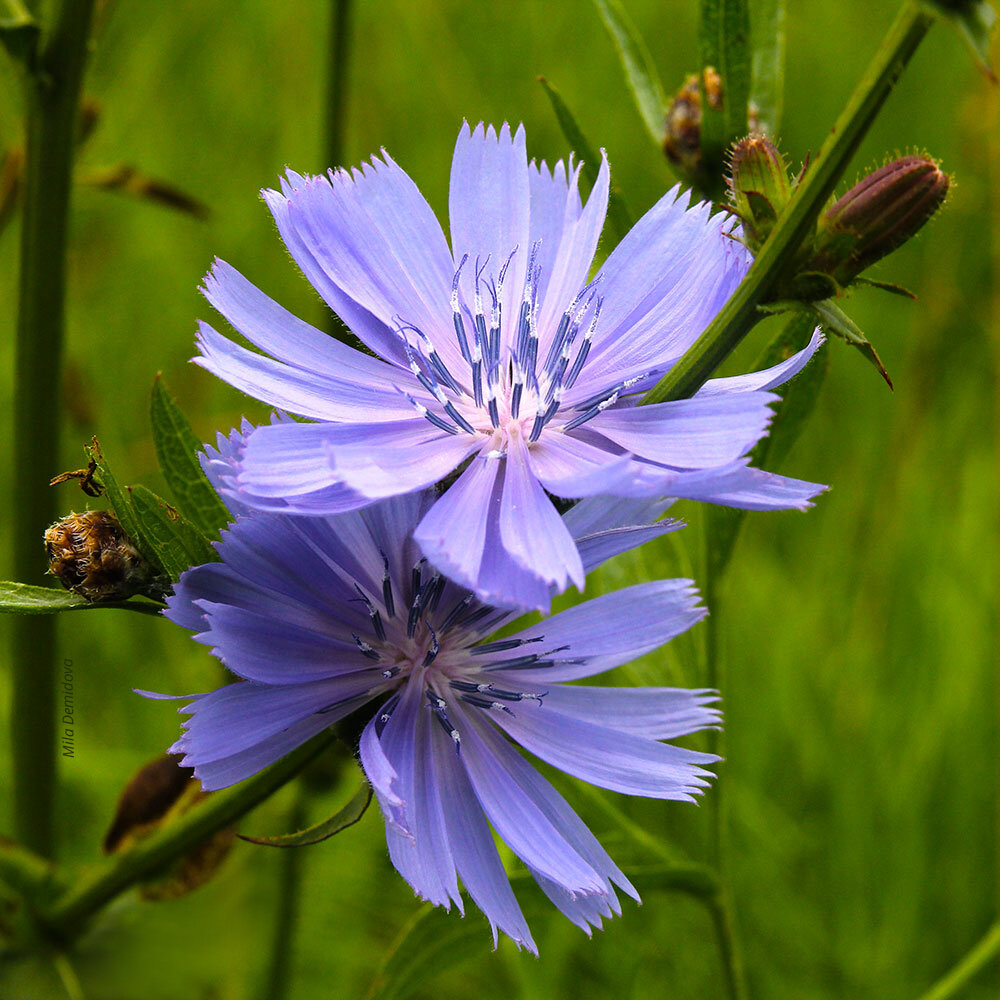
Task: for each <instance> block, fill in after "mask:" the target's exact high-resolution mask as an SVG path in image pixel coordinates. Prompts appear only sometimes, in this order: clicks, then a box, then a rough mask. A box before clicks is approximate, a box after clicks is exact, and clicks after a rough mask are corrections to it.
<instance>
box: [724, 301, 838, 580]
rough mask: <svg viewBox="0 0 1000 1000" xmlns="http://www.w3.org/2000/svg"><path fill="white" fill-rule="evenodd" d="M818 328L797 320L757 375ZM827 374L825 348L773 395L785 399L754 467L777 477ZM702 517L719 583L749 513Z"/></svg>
mask: <svg viewBox="0 0 1000 1000" xmlns="http://www.w3.org/2000/svg"><path fill="white" fill-rule="evenodd" d="M815 325H816V320H815V317H814V316H813V315H812V314H811V313H808V312H800V313H797V314H796V315H794V316H793V317H792V318H791V319H790V320H789V321H788V322H787V323H786V324H785V326H784V327H783V328H782V330H781V331H780V332H779V333H778V335H777V336H776V337H775V338H774V340H772V341H771V343H770V344H769V345H768V346H767V348H766V349H765V350H764V353H763V354H762V355H761V356H760V357H759V358H758V359H757V362H756V363H755V364H754V366H753V370H754V371H762V370H763V369H766V368H771V367H772V366H774V365H777V364H780V363H781V362H782V361H785V360H786V359H787V358H790V357H791V356H792V355H793V354H795V353H796V352H797V351H800V350H801V349H802V348H803V347H805V345H806V343H807V342H808V340H809V338H810V337H811V336H812V332H813V329H814V327H815ZM828 368H829V351H828V350H827V347H826V346H825V345H824V346H822V347H821V348H820V349H819V350H818V351H817V352H816V354H815V355H814V356H813V358H812V360H811V361H810V362H809V364H807V365H806V367H805V368H803V369H802V371H801V372H799V374H798V375H796V376H795V378H793V379H792V380H791V381H790V382H786V383H785V384H784V385H783V386H779V387H778V389H776V390H772V391H775V392H777V393H778V394H779V395H780V396H781V402H780V403H778V404H777V405H776V408H775V413H774V419H773V420H772V421H771V427H770V430H769V433H768V435H767V437H765V438H762V439H761V440H760V442H759V443H758V444H757V447H756V448H754V450H753V451H752V452H751V454H750V463H751V465H753V466H754V467H756V468H766V469H767V470H768V471H769V472H777V471H778V469H779V468H780V467H781V463H782V462H783V461H784V460H785V457H786V456H787V455H788V452H789V451H790V450H791V448H792V445H793V444H794V443H795V442H796V440H797V439H798V437H799V435H800V434H801V433H802V429H803V428H804V427H805V424H806V421H807V420H808V418H809V416H810V414H811V413H812V411H813V408H814V407H815V405H816V400H817V399H818V398H819V391H820V388H821V387H822V385H823V380H824V379H825V378H826V373H827V370H828ZM704 517H705V531H706V537H707V543H706V562H707V574H708V576H709V578H710V579H711V580H714V581H716V582H717V581H718V579H719V577H720V576H721V575H722V574H723V573H724V572H725V570H726V567H727V566H728V565H729V560H730V559H731V558H732V554H733V549H734V548H735V546H736V541H737V539H738V538H739V533H740V528H741V527H742V526H743V521H744V520H745V518H746V511H745V510H737V509H735V508H732V507H706V508H705V510H704Z"/></svg>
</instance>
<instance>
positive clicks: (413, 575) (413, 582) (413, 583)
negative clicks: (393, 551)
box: [410, 556, 427, 594]
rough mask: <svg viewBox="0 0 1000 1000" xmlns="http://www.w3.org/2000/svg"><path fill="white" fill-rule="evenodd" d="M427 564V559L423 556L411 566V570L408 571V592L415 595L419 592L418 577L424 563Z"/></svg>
mask: <svg viewBox="0 0 1000 1000" xmlns="http://www.w3.org/2000/svg"><path fill="white" fill-rule="evenodd" d="M425 562H427V557H426V556H424V557H422V558H420V559H418V560H417V561H416V562H415V563H414V564H413V569H412V570H411V571H410V590H411V591H412V592H413V593H414V594H416V593H417V591H418V590H420V576H421V572H422V570H423V568H424V563H425Z"/></svg>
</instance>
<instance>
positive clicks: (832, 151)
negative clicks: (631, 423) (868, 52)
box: [643, 0, 934, 403]
mask: <svg viewBox="0 0 1000 1000" xmlns="http://www.w3.org/2000/svg"><path fill="white" fill-rule="evenodd" d="M933 22H934V16H933V15H932V14H930V13H928V12H927V10H926V9H925V8H924V7H922V6H921V5H920V4H919V3H918V2H917V0H907V3H906V4H905V5H904V6H903V8H902V10H901V11H900V12H899V15H898V16H897V18H896V20H895V21H894V22H893V25H892V27H891V28H890V29H889V33H888V34H887V35H886V37H885V40H884V41H883V42H882V45H881V47H880V48H879V50H878V52H877V53H876V54H875V58H874V59H873V60H872V63H871V65H870V66H869V68H868V71H867V72H866V73H865V75H864V77H863V78H862V79H861V82H860V83H859V84H858V86H857V88H856V89H855V91H854V93H853V94H852V95H851V99H850V101H848V103H847V106H846V107H845V108H844V111H843V112H842V113H841V115H840V117H839V118H838V119H837V123H836V124H835V125H834V127H833V129H832V130H831V132H830V135H829V136H827V139H826V141H825V142H824V143H823V146H822V148H821V149H820V151H819V156H818V157H817V158H816V160H815V161H814V162H813V163H812V164H811V166H810V167H809V169H808V170H807V171H806V175H805V177H804V178H803V180H802V183H801V184H800V185H799V186H798V188H797V189H796V191H795V194H794V195H793V196H792V198H791V200H790V201H789V202H788V204H787V205H786V206H785V210H784V211H783V212H782V213H781V216H780V218H779V219H778V221H777V223H776V225H775V227H774V230H773V231H772V233H771V235H770V237H769V238H768V239H767V241H766V242H765V243H764V245H763V247H761V250H760V253H758V254H757V258H756V260H755V261H754V263H753V266H752V267H751V268H750V271H749V272H748V273H747V276H746V278H745V279H744V280H743V281H742V282H741V284H740V286H739V288H737V289H736V291H735V292H734V293H733V294H732V296H731V297H730V298H729V300H728V301H727V302H726V304H725V305H724V306H723V307H722V309H721V310H720V311H719V313H718V314H717V315H716V317H715V319H713V320H712V322H711V323H710V324H709V325H708V327H707V328H706V329H705V332H704V333H702V335H701V336H700V337H699V338H698V340H697V341H696V342H695V343H694V344H693V345H692V347H691V348H690V349H689V350H688V351H687V353H686V354H685V355H684V356H683V357H682V358H681V359H680V361H678V362H677V364H676V365H674V366H673V368H671V369H670V371H669V372H668V373H667V374H666V375H665V376H664V377H663V378H662V379H661V380H660V381H659V382H658V383H657V384H656V385H655V386H653V388H652V389H650V391H649V392H648V393H647V394H646V396H645V398H644V399H643V403H662V402H664V401H666V400H670V399H684V398H687V397H689V396H692V395H694V393H696V392H697V391H698V389H700V388H701V386H702V385H704V383H705V381H706V380H707V379H708V378H709V377H710V376H711V375H712V373H713V372H714V371H715V369H716V368H718V366H719V365H720V364H721V363H722V362H723V361H724V360H725V359H726V358H727V357H728V356H729V354H730V353H731V352H732V351H733V350H734V348H735V347H736V346H737V345H738V344H739V343H740V341H741V340H742V339H743V338H744V337H745V336H746V335H747V334H748V333H749V332H750V330H751V329H752V328H753V326H754V325H755V324H756V323H757V321H758V320H759V319H760V318H761V314H760V313H759V312H758V310H757V307H758V305H760V304H761V303H763V302H766V301H767V300H768V298H769V296H770V295H771V293H772V292H773V291H774V290H775V288H776V286H777V284H778V282H779V281H781V279H782V278H783V277H785V275H786V272H787V270H788V268H789V266H790V265H791V264H792V263H793V261H794V258H795V255H796V253H797V252H798V250H799V248H800V247H801V245H802V243H803V241H804V240H805V239H806V237H807V236H808V235H809V234H810V232H811V231H812V229H813V226H814V225H815V223H816V218H817V217H818V215H819V213H820V212H821V211H822V209H823V206H824V205H825V203H826V200H827V198H828V197H829V196H830V193H831V192H832V191H833V189H834V187H835V186H836V184H837V182H838V181H839V180H840V178H841V176H842V175H843V173H844V170H845V169H846V168H847V165H848V163H850V160H851V157H852V156H853V155H854V153H855V151H856V150H857V148H858V146H859V144H860V143H861V140H862V139H863V138H864V136H865V134H866V133H867V131H868V129H869V127H870V126H871V124H872V122H873V121H874V120H875V116H876V115H877V114H878V112H879V110H880V108H881V107H882V105H883V104H884V103H885V100H886V98H887V97H888V96H889V93H890V92H891V90H892V88H893V86H894V85H895V83H896V81H897V80H898V79H899V76H900V74H901V73H902V72H903V69H904V68H905V67H906V64H907V63H908V62H909V60H910V57H911V56H912V55H913V53H914V52H915V51H916V50H917V46H918V45H919V44H920V42H921V41H922V39H923V37H924V35H926V34H927V31H928V29H929V28H930V26H931V24H932V23H933Z"/></svg>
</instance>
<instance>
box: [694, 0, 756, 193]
mask: <svg viewBox="0 0 1000 1000" xmlns="http://www.w3.org/2000/svg"><path fill="white" fill-rule="evenodd" d="M698 48H699V57H700V60H701V69H702V72H701V153H702V165H703V167H704V168H705V170H706V171H708V174H709V176H710V178H711V179H712V182H713V183H714V184H716V185H718V184H721V182H722V176H723V170H724V157H725V153H726V150H727V149H728V148H729V146H730V145H732V143H733V142H735V141H736V140H737V139H739V138H742V137H743V136H744V135H746V133H747V106H748V104H749V101H750V14H749V11H748V10H747V0H701V18H700V21H699V30H698ZM710 70H711V71H714V73H715V74H718V86H717V88H715V87H714V85H713V86H710V84H711V83H712V82H713V81H714V80H715V77H714V74H713V73H711V72H709V71H710ZM715 89H717V90H718V93H717V94H713V90H715Z"/></svg>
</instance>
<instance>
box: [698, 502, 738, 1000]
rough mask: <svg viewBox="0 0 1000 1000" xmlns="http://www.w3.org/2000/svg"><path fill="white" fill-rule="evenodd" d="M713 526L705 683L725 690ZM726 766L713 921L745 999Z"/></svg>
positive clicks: (714, 859)
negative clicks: (732, 872)
mask: <svg viewBox="0 0 1000 1000" xmlns="http://www.w3.org/2000/svg"><path fill="white" fill-rule="evenodd" d="M711 529H712V519H711V518H706V519H705V522H704V530H703V542H704V545H705V558H704V560H703V565H704V567H705V569H704V570H703V574H702V580H703V591H704V595H705V603H706V605H707V606H708V607H709V608H711V609H712V614H710V615H709V616H708V619H707V620H706V622H705V633H704V634H705V686H706V687H708V688H712V689H713V690H716V691H725V690H726V687H727V685H726V665H725V658H724V657H723V656H722V654H721V651H720V648H719V629H718V623H719V621H720V620H721V616H720V614H719V587H718V583H719V574H718V573H717V572H713V570H712V563H711V559H710V557H709V551H708V542H709V538H708V533H709V531H710V530H711ZM708 740H709V745H708V749H709V752H710V753H714V754H718V755H719V756H720V757H722V758H725V756H726V744H725V730H724V729H723V730H712V731H710V732H709V733H708ZM726 785H727V782H726V773H725V769H724V768H723V769H720V772H719V775H718V777H717V778H716V779H715V783H714V785H713V786H712V789H711V791H710V793H709V794H708V796H707V807H708V809H709V823H710V827H711V829H710V832H709V858H710V860H711V864H712V866H713V867H714V868H715V872H716V877H717V879H718V891H717V892H716V895H715V897H714V898H713V909H712V920H713V922H714V924H715V935H716V939H717V941H718V947H719V956H720V958H721V960H722V966H723V969H724V972H725V977H726V986H727V989H728V990H729V996H730V1000H744V998H745V997H746V996H747V995H748V994H747V987H746V981H745V979H744V972H743V957H742V946H741V944H740V940H739V935H738V934H737V930H736V908H735V905H734V902H733V893H732V888H731V885H730V881H729V811H728V805H729V799H728V795H727V787H726Z"/></svg>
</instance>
